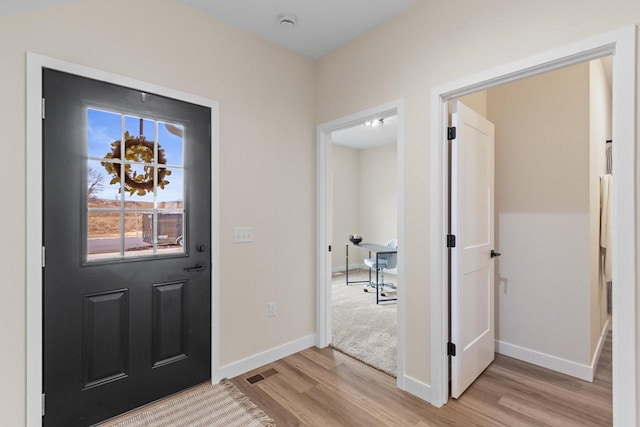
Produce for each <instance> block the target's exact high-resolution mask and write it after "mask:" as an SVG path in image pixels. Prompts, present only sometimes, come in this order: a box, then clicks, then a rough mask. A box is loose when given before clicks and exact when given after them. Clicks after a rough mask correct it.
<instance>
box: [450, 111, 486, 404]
mask: <svg viewBox="0 0 640 427" xmlns="http://www.w3.org/2000/svg"><path fill="white" fill-rule="evenodd" d="M452 125H453V126H454V127H455V128H456V137H455V139H454V140H453V141H452V147H451V234H453V235H455V236H456V245H455V247H454V248H452V249H451V342H452V343H453V344H454V345H455V350H456V351H455V353H456V354H455V356H453V357H452V358H451V395H452V397H454V398H458V397H459V396H460V395H461V394H462V393H463V392H464V391H465V390H466V389H467V387H469V385H471V383H472V382H473V381H475V379H476V378H477V377H478V376H479V375H480V374H481V373H482V371H484V370H485V369H486V368H487V366H489V364H491V362H492V361H493V359H494V299H493V294H494V277H493V276H494V268H493V264H494V263H493V261H492V249H493V244H494V215H493V211H494V200H493V199H494V191H493V188H494V178H493V175H494V168H493V162H494V158H493V146H494V130H493V123H491V122H489V121H488V120H487V119H485V118H484V117H482V116H480V115H479V114H477V113H476V112H475V111H473V110H471V109H470V108H468V107H467V106H465V105H464V104H462V103H460V102H457V101H454V102H453V117H452Z"/></svg>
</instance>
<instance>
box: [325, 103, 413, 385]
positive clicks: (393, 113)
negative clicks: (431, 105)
mask: <svg viewBox="0 0 640 427" xmlns="http://www.w3.org/2000/svg"><path fill="white" fill-rule="evenodd" d="M385 123H386V124H385ZM385 126H388V127H387V128H386V129H387V131H386V132H387V134H389V133H390V135H388V136H387V137H386V139H380V141H383V140H385V141H386V142H387V143H386V144H385V143H379V145H378V146H376V147H371V143H372V139H371V138H369V140H368V142H367V139H366V138H364V139H362V142H361V145H360V146H359V149H354V148H353V147H348V146H347V145H348V144H352V143H353V139H354V135H355V134H356V133H363V131H364V132H366V133H368V134H369V135H371V134H372V133H373V132H374V131H378V130H383V132H384V129H385ZM390 131H391V132H390ZM347 141H351V142H347ZM367 146H368V147H367ZM403 146H404V106H403V101H402V100H399V101H395V102H391V103H389V104H385V105H382V106H378V107H374V108H371V109H369V110H365V111H362V112H359V113H355V114H352V115H350V116H347V117H343V118H341V119H338V120H335V121H332V122H329V123H325V124H322V125H320V126H318V146H317V147H318V164H317V166H318V169H317V170H318V188H317V196H318V203H317V205H318V223H317V224H318V269H317V271H318V279H317V316H318V318H317V325H318V328H317V346H318V347H326V346H327V345H330V344H332V343H333V341H334V337H333V320H334V317H333V314H334V313H333V311H334V310H333V303H334V298H333V297H334V293H335V294H336V295H335V296H336V298H335V300H336V301H337V300H340V304H342V303H345V302H347V303H348V301H345V300H346V299H349V298H346V296H345V295H343V294H347V293H349V294H353V298H352V299H353V300H355V299H357V300H361V302H362V303H363V304H365V305H366V306H367V307H369V308H370V309H373V310H374V311H375V310H377V309H379V311H380V312H385V311H387V312H388V311H390V309H391V308H394V309H395V310H394V311H397V314H396V313H394V316H393V318H394V322H395V323H396V326H395V328H393V329H394V330H392V331H390V332H389V333H390V334H391V335H393V337H392V338H394V341H396V342H397V344H395V343H392V344H393V345H394V347H395V348H396V349H395V351H394V350H391V351H392V352H393V354H392V358H393V359H395V361H393V360H386V362H385V363H386V364H387V366H388V367H389V368H390V369H385V367H383V366H376V367H378V368H379V369H382V370H385V371H387V373H389V374H392V375H394V374H395V375H396V376H397V384H398V386H399V387H400V388H402V387H403V384H404V383H403V381H404V363H403V360H404V359H403V355H404V347H403V337H404V323H403V293H402V282H403V279H402V263H403V261H402V249H403V230H404V227H403V225H404V224H403V218H404V215H403V195H404V185H403V176H404V161H403V153H404V151H403ZM389 161H391V162H392V163H393V165H392V167H391V165H390V164H389ZM385 165H386V166H385ZM363 166H364V167H363ZM385 177H387V179H386V182H384V178H385ZM380 180H383V181H380ZM378 181H380V182H378ZM389 181H393V183H390V182H389ZM383 182H384V183H383ZM356 183H357V185H356ZM347 187H350V189H349V188H347ZM383 187H385V188H386V190H384V189H383ZM354 189H357V193H358V194H357V196H356V195H355V193H354V192H353V190H354ZM393 190H395V191H393ZM350 192H351V193H353V194H351V195H350V194H349V193H350ZM385 192H386V193H387V194H385ZM389 192H394V193H395V195H394V196H392V197H391V196H390V195H389ZM334 193H335V196H334ZM390 199H395V200H390ZM336 204H342V206H336ZM358 212H362V215H360V213H358ZM334 213H335V215H334ZM360 219H362V221H361V222H362V224H360V226H358V222H359V221H360ZM383 223H384V224H383ZM356 227H358V228H359V229H362V230H368V231H367V235H364V231H358V230H356V229H354V228H356ZM354 234H363V241H362V242H361V243H362V244H363V246H364V244H365V243H374V244H377V245H379V246H384V245H385V244H387V243H389V241H395V242H397V243H395V244H396V245H397V247H395V248H393V250H392V251H389V252H395V253H394V255H396V266H395V268H394V269H387V270H384V271H379V272H377V271H376V268H375V266H374V267H373V268H372V271H371V273H372V280H371V281H372V282H375V281H376V273H378V274H379V276H378V280H379V282H382V277H381V274H385V280H384V282H386V283H389V282H391V283H393V285H394V286H393V287H394V288H397V289H393V288H392V287H386V288H384V290H382V289H379V291H380V292H377V291H376V287H375V285H374V286H370V287H367V288H365V285H366V284H367V283H369V269H368V267H367V266H366V264H365V262H366V259H373V260H374V261H373V263H375V257H376V250H374V249H372V252H371V256H369V249H371V248H367V249H366V250H363V249H362V247H360V246H358V245H354V244H353V242H350V241H349V236H350V235H354ZM392 243H394V242H392ZM379 249H380V251H378V253H379V254H380V255H379V256H380V259H382V258H383V255H385V254H383V253H382V252H386V251H382V248H379ZM347 251H348V254H347ZM347 269H348V270H347ZM347 272H348V278H347ZM394 273H397V274H394ZM389 279H392V280H389ZM347 281H348V282H359V283H349V284H347ZM332 286H333V288H332ZM333 289H335V290H336V292H334V291H333ZM365 289H366V291H367V292H364V290H365ZM338 292H340V294H341V295H338ZM376 296H377V297H378V298H376ZM343 297H344V298H343ZM394 299H395V301H391V300H394ZM369 300H370V301H369ZM377 300H378V301H377ZM381 300H389V301H381ZM377 302H379V304H378V303H377ZM391 305H393V307H391ZM341 308H344V307H341ZM337 311H338V307H337V306H336V314H338V313H337ZM342 313H343V314H345V313H346V315H347V317H348V318H347V319H341V321H342V322H343V323H344V322H345V320H346V323H347V324H348V323H355V322H359V324H358V325H355V324H354V325H353V326H357V327H358V329H359V330H360V333H363V332H367V331H375V330H376V329H378V328H379V326H380V325H379V324H376V323H375V321H377V320H380V317H378V316H373V317H372V319H370V320H367V319H366V318H361V317H360V316H358V315H357V311H354V312H352V313H350V312H349V310H346V311H345V310H342ZM388 315H389V313H387V316H388ZM353 316H355V317H353ZM343 317H344V316H343ZM382 318H384V317H382ZM372 320H373V323H372ZM370 323H371V324H370ZM384 323H385V322H384V321H383V324H384ZM386 326H388V325H386ZM342 338H343V341H352V342H357V341H360V339H358V338H357V337H349V336H348V334H347V336H343V337H342ZM358 344H359V345H361V344H362V343H358ZM384 345H386V344H384ZM336 348H338V349H341V348H340V347H339V344H338V345H336ZM372 350H373V349H372ZM385 350H387V354H388V350H389V349H385ZM343 351H344V350H343ZM346 353H347V354H349V352H348V351H346ZM352 356H354V357H356V358H358V359H364V361H365V362H368V361H367V360H366V358H365V357H360V356H358V355H357V354H354V355H352ZM382 357H383V359H390V358H389V357H385V356H382ZM394 362H395V363H394ZM369 363H371V362H369ZM394 371H395V372H394Z"/></svg>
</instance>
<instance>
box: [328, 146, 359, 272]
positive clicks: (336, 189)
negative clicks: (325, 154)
mask: <svg viewBox="0 0 640 427" xmlns="http://www.w3.org/2000/svg"><path fill="white" fill-rule="evenodd" d="M331 150H332V151H331V174H332V181H333V237H332V248H331V267H332V270H333V271H340V270H343V269H344V267H345V245H346V244H347V242H348V239H349V236H350V235H351V234H362V233H361V232H360V229H359V226H358V224H359V216H360V154H359V153H360V152H359V150H354V149H353V148H349V147H345V146H343V145H338V144H333V146H332V147H331ZM351 255H353V257H351V258H352V259H351V261H350V262H349V264H350V267H351V263H360V264H361V263H362V260H361V259H359V257H355V255H356V252H355V248H354V250H352V251H351Z"/></svg>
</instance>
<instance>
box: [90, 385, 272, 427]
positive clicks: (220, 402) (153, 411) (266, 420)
mask: <svg viewBox="0 0 640 427" xmlns="http://www.w3.org/2000/svg"><path fill="white" fill-rule="evenodd" d="M275 425H276V423H275V422H274V421H273V419H271V418H270V417H269V416H268V415H267V414H266V413H265V412H263V411H262V410H261V409H260V408H258V407H257V406H256V405H255V404H254V403H253V402H251V401H250V400H249V398H248V397H247V396H245V395H244V393H242V392H241V391H240V390H239V389H238V388H237V387H236V386H235V385H234V384H233V383H232V382H230V381H225V382H223V383H220V384H215V385H211V384H208V385H205V386H201V387H197V388H195V389H194V390H191V391H188V392H185V393H184V394H181V395H178V396H174V397H170V398H167V399H166V400H164V401H160V402H158V403H155V404H152V405H151V407H149V408H148V409H146V410H145V409H143V410H141V412H138V411H137V412H136V413H135V414H131V415H130V416H129V417H128V418H124V419H123V418H119V419H117V420H114V421H112V422H107V423H104V424H100V427H107V426H108V427H138V426H140V427H141V426H145V427H187V426H189V427H196V426H200V427H205V426H207V427H209V426H229V427H231V426H233V427H272V426H275Z"/></svg>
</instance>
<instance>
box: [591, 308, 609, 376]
mask: <svg viewBox="0 0 640 427" xmlns="http://www.w3.org/2000/svg"><path fill="white" fill-rule="evenodd" d="M608 333H609V319H607V321H606V322H604V326H603V327H602V331H601V332H600V339H599V340H598V346H597V347H596V351H595V353H593V359H591V379H590V380H589V381H591V382H593V376H594V375H595V374H596V368H597V367H598V362H599V361H600V354H601V353H602V347H604V342H605V341H606V340H607V334H608Z"/></svg>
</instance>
